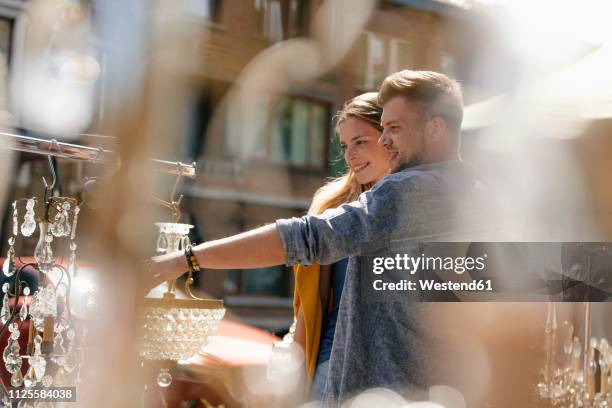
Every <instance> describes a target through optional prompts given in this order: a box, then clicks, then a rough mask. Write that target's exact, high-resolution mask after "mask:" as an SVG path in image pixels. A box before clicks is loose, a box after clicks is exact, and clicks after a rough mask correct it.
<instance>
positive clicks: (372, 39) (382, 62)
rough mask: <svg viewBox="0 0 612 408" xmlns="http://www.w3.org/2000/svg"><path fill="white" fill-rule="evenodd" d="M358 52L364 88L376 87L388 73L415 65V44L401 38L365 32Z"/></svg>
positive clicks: (359, 72) (359, 68)
mask: <svg viewBox="0 0 612 408" xmlns="http://www.w3.org/2000/svg"><path fill="white" fill-rule="evenodd" d="M356 53H357V55H356V56H357V61H359V64H358V72H357V74H358V76H359V77H361V80H362V82H361V86H360V87H361V88H363V89H375V88H376V87H377V86H378V85H379V84H380V82H382V80H383V79H384V78H385V77H386V76H387V75H389V74H391V73H393V72H397V71H401V70H403V69H409V68H411V67H413V66H414V47H413V44H412V43H411V42H409V41H406V40H403V39H400V38H393V37H389V36H386V35H382V34H377V33H373V32H364V33H362V35H361V39H360V41H359V42H358V45H357V50H356Z"/></svg>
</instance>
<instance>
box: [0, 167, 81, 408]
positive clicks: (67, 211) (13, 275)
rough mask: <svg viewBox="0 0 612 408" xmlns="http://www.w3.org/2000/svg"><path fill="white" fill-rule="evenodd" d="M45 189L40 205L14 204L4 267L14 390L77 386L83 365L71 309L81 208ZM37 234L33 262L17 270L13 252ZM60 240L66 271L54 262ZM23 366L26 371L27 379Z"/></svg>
mask: <svg viewBox="0 0 612 408" xmlns="http://www.w3.org/2000/svg"><path fill="white" fill-rule="evenodd" d="M54 176H55V174H54ZM45 187H46V189H45V196H44V199H43V200H42V201H40V200H38V199H37V198H27V199H19V200H16V201H14V202H13V203H12V207H11V208H12V229H11V236H10V237H9V238H8V244H9V249H8V252H7V254H6V259H5V261H4V264H3V266H2V272H3V274H4V280H5V282H4V284H3V285H2V293H3V299H2V308H1V309H0V322H1V323H2V329H1V332H0V333H1V334H4V333H6V331H8V332H10V336H9V338H8V342H7V345H6V347H5V348H4V351H3V362H4V368H5V369H6V371H7V372H8V373H9V374H10V385H11V386H12V387H15V388H17V387H24V388H26V389H29V388H32V387H35V386H41V387H45V388H47V387H51V386H55V387H57V386H73V385H75V384H78V383H79V382H80V381H81V379H80V369H81V367H82V365H83V360H84V352H83V348H82V347H81V345H82V344H83V340H84V337H85V335H86V331H85V327H84V326H82V325H80V324H79V322H78V320H77V319H75V316H73V313H72V311H71V309H70V298H71V295H70V290H71V285H72V283H73V282H74V280H75V278H76V275H77V263H76V249H77V245H76V242H75V238H76V229H77V221H78V215H79V211H80V206H79V205H78V203H77V201H76V200H75V199H73V198H69V197H50V198H48V195H49V192H50V191H51V190H52V188H53V186H52V185H51V186H49V185H47V183H46V181H45ZM41 214H42V216H41ZM37 229H38V237H39V238H38V243H37V245H36V249H35V251H34V262H30V263H23V262H21V263H20V264H19V265H18V264H17V262H16V260H20V258H19V256H18V255H17V250H16V249H15V248H16V245H17V244H18V241H23V240H24V239H27V238H28V237H30V236H33V235H34V234H35V233H36V230H37ZM62 241H64V242H65V241H68V245H67V246H68V247H69V251H70V255H69V260H68V265H67V267H66V266H64V265H61V264H59V263H57V262H56V260H55V257H54V253H55V251H57V250H58V246H59V243H61V242H62ZM26 268H27V269H28V270H33V271H34V272H35V275H36V278H37V279H36V281H37V286H38V288H37V289H36V290H34V292H33V293H32V290H33V288H31V287H30V286H28V283H27V282H26V281H24V280H23V277H24V275H25V273H26V272H25V271H26ZM89 295H90V296H93V293H92V292H90V293H89ZM22 334H25V335H26V336H27V338H28V341H27V348H26V350H22V349H21V348H20V345H19V339H20V337H21V336H22ZM24 361H25V362H26V364H27V367H28V368H27V370H26V373H25V375H23V372H22V367H23V366H24ZM23 368H25V367H23ZM6 389H7V387H6V385H5V384H3V387H2V388H1V389H0V394H1V395H0V406H11V404H10V400H9V397H8V395H7V394H6Z"/></svg>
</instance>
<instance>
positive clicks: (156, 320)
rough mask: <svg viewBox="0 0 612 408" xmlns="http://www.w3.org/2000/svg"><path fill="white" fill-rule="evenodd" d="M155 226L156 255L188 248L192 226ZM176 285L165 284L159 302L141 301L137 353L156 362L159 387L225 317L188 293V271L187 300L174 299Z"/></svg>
mask: <svg viewBox="0 0 612 408" xmlns="http://www.w3.org/2000/svg"><path fill="white" fill-rule="evenodd" d="M178 214H180V213H175V215H178ZM175 218H178V217H175ZM156 225H157V227H158V228H159V236H158V239H157V251H158V252H160V253H165V252H175V251H181V250H184V248H185V246H186V245H190V243H189V238H188V234H189V230H190V229H191V228H192V227H193V226H192V225H188V224H180V223H174V222H173V223H156ZM176 283H177V282H176V280H172V281H169V282H168V290H167V291H166V292H165V293H164V295H163V297H162V298H146V299H145V300H144V303H143V310H142V312H141V319H140V324H139V326H140V333H141V334H140V338H139V341H138V345H137V347H138V352H139V355H140V356H141V357H142V358H144V359H147V360H152V361H156V362H158V363H159V365H160V366H161V368H160V372H159V374H158V376H157V384H158V385H159V386H160V387H167V386H169V385H170V384H171V383H172V375H171V374H170V370H169V367H170V366H171V365H173V364H175V363H176V362H177V361H178V360H184V359H187V358H189V357H192V356H193V355H195V354H197V353H198V352H199V351H200V350H201V349H202V348H203V347H204V346H206V344H207V343H208V339H209V336H210V335H211V334H212V333H213V332H214V331H215V330H216V329H217V327H218V325H219V322H220V321H221V319H222V318H223V315H224V314H225V309H224V308H223V301H221V300H213V299H200V298H198V297H196V296H195V295H194V294H193V293H192V292H191V285H192V284H193V277H192V272H191V271H189V274H188V277H187V280H186V282H185V293H186V295H187V297H188V299H177V298H176Z"/></svg>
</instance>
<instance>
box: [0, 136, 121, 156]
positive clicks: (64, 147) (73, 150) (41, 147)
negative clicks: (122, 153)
mask: <svg viewBox="0 0 612 408" xmlns="http://www.w3.org/2000/svg"><path fill="white" fill-rule="evenodd" d="M0 141H1V142H3V144H2V147H4V148H5V149H9V150H15V151H19V152H26V153H35V154H44V155H51V156H54V157H60V158H64V159H74V160H87V161H94V162H104V161H108V160H109V157H108V156H110V155H111V154H112V152H111V151H110V150H105V149H102V148H96V147H88V146H81V145H76V144H72V143H63V142H58V141H57V140H55V139H51V140H46V139H39V138H36V137H31V136H24V135H18V134H13V133H6V132H0Z"/></svg>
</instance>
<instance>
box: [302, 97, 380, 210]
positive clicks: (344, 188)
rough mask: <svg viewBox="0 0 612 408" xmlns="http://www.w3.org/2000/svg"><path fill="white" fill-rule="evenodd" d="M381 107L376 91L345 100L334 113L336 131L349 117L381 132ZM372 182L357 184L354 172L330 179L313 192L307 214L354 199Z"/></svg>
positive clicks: (350, 170)
mask: <svg viewBox="0 0 612 408" xmlns="http://www.w3.org/2000/svg"><path fill="white" fill-rule="evenodd" d="M381 115H382V108H381V107H380V106H379V105H378V92H367V93H364V94H361V95H358V96H356V97H354V98H353V99H351V100H349V101H347V102H346V103H345V104H344V106H343V107H342V109H341V110H340V111H339V112H338V113H337V114H336V133H337V131H338V126H340V124H341V123H342V122H344V121H345V120H347V119H349V118H356V119H360V120H363V121H365V122H367V123H369V124H370V125H372V126H373V127H374V128H376V129H377V130H379V131H381V132H382V128H381V127H380V117H381ZM373 185H374V183H367V184H359V182H358V181H357V178H356V177H355V172H354V171H353V170H352V169H351V168H349V170H348V172H347V173H346V174H345V175H343V176H341V177H338V178H335V179H331V180H330V181H329V182H328V183H327V184H325V185H324V186H323V187H321V188H319V189H318V190H317V192H316V193H315V195H314V197H313V199H312V204H311V205H310V208H309V209H308V214H311V215H317V214H321V213H322V212H323V211H325V210H327V209H329V208H336V207H339V206H340V205H342V204H345V203H350V202H352V201H355V200H356V199H357V197H359V195H360V194H361V193H363V192H364V191H368V190H369V189H370V188H372V186H373Z"/></svg>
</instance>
